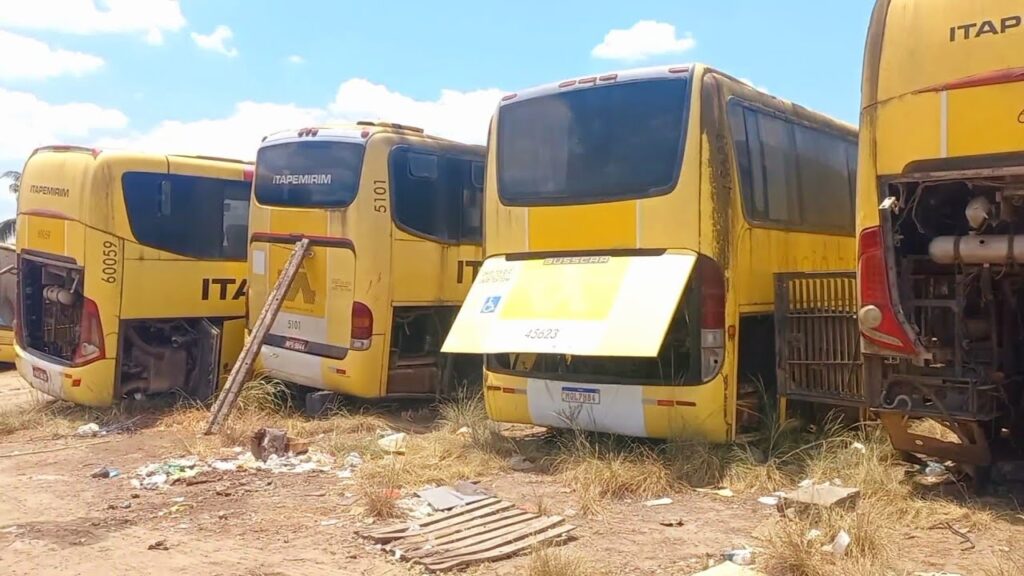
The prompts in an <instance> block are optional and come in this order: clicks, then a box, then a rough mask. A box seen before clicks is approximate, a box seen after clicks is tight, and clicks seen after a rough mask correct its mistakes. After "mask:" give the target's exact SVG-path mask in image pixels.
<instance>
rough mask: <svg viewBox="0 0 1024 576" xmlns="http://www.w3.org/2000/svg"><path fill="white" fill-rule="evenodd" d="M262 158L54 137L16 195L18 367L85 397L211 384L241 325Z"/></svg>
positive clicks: (209, 390)
mask: <svg viewBox="0 0 1024 576" xmlns="http://www.w3.org/2000/svg"><path fill="white" fill-rule="evenodd" d="M251 179H252V165H251V164H247V163H244V162H239V161H234V160H224V159H218V158H207V157H198V156H175V155H159V154H143V153H132V152H115V151H101V150H94V149H89V148H81V147H74V146H51V147H46V148H40V149H38V150H36V151H35V152H33V153H32V155H31V156H30V157H29V159H28V161H27V162H26V164H25V169H24V171H23V172H22V179H21V192H20V194H19V198H18V222H17V251H18V269H17V274H18V282H19V291H18V293H19V295H18V298H19V302H18V303H17V317H16V321H15V323H16V329H15V336H16V353H17V362H16V364H17V366H18V370H19V372H20V373H21V376H22V377H23V378H24V379H25V380H27V381H28V382H29V384H31V385H32V386H33V387H34V388H36V389H38V390H40V391H42V392H44V393H46V394H48V395H50V396H54V397H57V398H62V399H64V400H68V401H71V402H75V403H78V404H84V405H89V406H107V405H110V404H112V403H115V402H117V401H119V400H120V399H121V398H123V397H127V396H135V397H139V396H144V395H151V394H160V393H167V392H171V391H180V392H182V393H184V394H187V395H189V396H191V397H194V398H199V399H202V398H206V397H209V396H210V395H212V394H213V392H214V391H215V390H216V388H217V386H218V385H219V381H220V379H221V377H222V376H226V374H227V372H228V371H229V370H230V368H231V365H232V364H233V363H234V361H235V358H236V357H237V355H238V352H239V350H240V349H241V346H242V342H243V340H244V336H245V280H246V278H245V269H246V263H245V258H246V245H247V240H248V211H249V192H250V186H251V184H250V181H251Z"/></svg>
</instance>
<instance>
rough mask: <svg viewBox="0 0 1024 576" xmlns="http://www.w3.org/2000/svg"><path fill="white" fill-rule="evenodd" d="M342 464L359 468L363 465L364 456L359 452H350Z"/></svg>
mask: <svg viewBox="0 0 1024 576" xmlns="http://www.w3.org/2000/svg"><path fill="white" fill-rule="evenodd" d="M342 464H343V465H344V466H346V467H347V468H358V467H360V466H362V465H363V457H362V456H360V455H359V454H358V453H357V452H349V454H348V456H345V461H344V462H343V463H342Z"/></svg>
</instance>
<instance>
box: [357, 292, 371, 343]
mask: <svg viewBox="0 0 1024 576" xmlns="http://www.w3.org/2000/svg"><path fill="white" fill-rule="evenodd" d="M372 339H373V312H372V311H371V310H370V307H369V306H367V305H366V304H363V303H362V302H353V303H352V349H353V350H369V348H370V343H371V341H372Z"/></svg>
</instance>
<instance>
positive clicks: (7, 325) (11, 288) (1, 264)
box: [0, 238, 18, 364]
mask: <svg viewBox="0 0 1024 576" xmlns="http://www.w3.org/2000/svg"><path fill="white" fill-rule="evenodd" d="M12 240H13V238H12ZM15 250H16V249H15V246H14V244H13V243H12V244H7V243H3V244H0V362H2V363H4V364H14V316H15V313H14V310H15V303H16V302H17V299H18V277H17V276H16V274H17V272H16V270H17V261H18V256H17V252H16V251H15Z"/></svg>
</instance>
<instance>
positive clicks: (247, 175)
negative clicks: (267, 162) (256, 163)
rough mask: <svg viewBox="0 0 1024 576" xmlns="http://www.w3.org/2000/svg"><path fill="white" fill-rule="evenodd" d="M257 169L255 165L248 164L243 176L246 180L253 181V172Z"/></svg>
mask: <svg viewBox="0 0 1024 576" xmlns="http://www.w3.org/2000/svg"><path fill="white" fill-rule="evenodd" d="M255 170H256V169H255V167H253V166H246V167H245V168H244V169H243V170H242V178H243V179H245V181H246V182H252V179H253V173H254V172H255Z"/></svg>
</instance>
